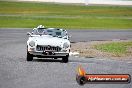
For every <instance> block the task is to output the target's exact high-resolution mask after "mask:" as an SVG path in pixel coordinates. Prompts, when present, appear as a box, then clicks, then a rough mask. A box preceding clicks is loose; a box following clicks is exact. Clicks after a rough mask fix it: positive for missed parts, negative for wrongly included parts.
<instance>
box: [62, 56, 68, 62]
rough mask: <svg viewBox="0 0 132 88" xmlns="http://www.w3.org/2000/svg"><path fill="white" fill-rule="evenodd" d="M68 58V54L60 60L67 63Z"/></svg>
mask: <svg viewBox="0 0 132 88" xmlns="http://www.w3.org/2000/svg"><path fill="white" fill-rule="evenodd" d="M68 58H69V55H66V56H65V57H63V58H62V62H63V63H68Z"/></svg>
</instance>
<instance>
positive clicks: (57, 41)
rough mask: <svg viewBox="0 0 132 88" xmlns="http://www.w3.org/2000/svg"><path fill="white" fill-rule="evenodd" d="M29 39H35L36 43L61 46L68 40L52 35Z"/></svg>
mask: <svg viewBox="0 0 132 88" xmlns="http://www.w3.org/2000/svg"><path fill="white" fill-rule="evenodd" d="M30 41H35V43H36V44H37V45H51V46H60V47H62V46H63V44H64V43H65V42H68V40H67V39H63V38H58V37H52V36H49V35H43V36H35V37H31V38H30Z"/></svg>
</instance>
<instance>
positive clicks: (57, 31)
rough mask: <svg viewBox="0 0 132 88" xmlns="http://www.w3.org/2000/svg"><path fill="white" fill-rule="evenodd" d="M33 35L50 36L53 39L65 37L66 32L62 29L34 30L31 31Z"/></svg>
mask: <svg viewBox="0 0 132 88" xmlns="http://www.w3.org/2000/svg"><path fill="white" fill-rule="evenodd" d="M33 34H34V35H51V36H53V37H60V38H62V37H64V36H66V35H67V32H66V31H65V30H63V29H55V28H38V29H37V28H36V29H34V30H33Z"/></svg>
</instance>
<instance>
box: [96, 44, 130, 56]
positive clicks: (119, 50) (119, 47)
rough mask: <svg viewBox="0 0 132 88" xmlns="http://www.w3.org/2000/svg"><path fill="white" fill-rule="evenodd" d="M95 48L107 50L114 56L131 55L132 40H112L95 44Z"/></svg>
mask: <svg viewBox="0 0 132 88" xmlns="http://www.w3.org/2000/svg"><path fill="white" fill-rule="evenodd" d="M95 48H96V49H97V50H100V51H103V52H109V53H112V54H114V55H115V56H122V55H126V56H127V55H131V54H132V42H113V43H106V44H99V45H95Z"/></svg>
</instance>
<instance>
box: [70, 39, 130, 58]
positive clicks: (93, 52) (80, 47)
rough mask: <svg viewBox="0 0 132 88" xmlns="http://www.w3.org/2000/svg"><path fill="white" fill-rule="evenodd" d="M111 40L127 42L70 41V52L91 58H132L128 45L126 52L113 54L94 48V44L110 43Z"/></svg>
mask: <svg viewBox="0 0 132 88" xmlns="http://www.w3.org/2000/svg"><path fill="white" fill-rule="evenodd" d="M112 42H128V41H126V40H125V41H124V40H122V41H121V40H120V41H90V42H78V43H72V44H71V51H72V52H78V53H79V56H83V57H87V58H91V57H96V58H110V59H132V47H129V48H128V49H127V50H128V52H129V53H128V54H124V55H123V54H122V55H119V56H118V55H115V54H113V53H108V52H103V51H100V50H97V49H95V47H94V46H95V45H97V44H106V43H112Z"/></svg>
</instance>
